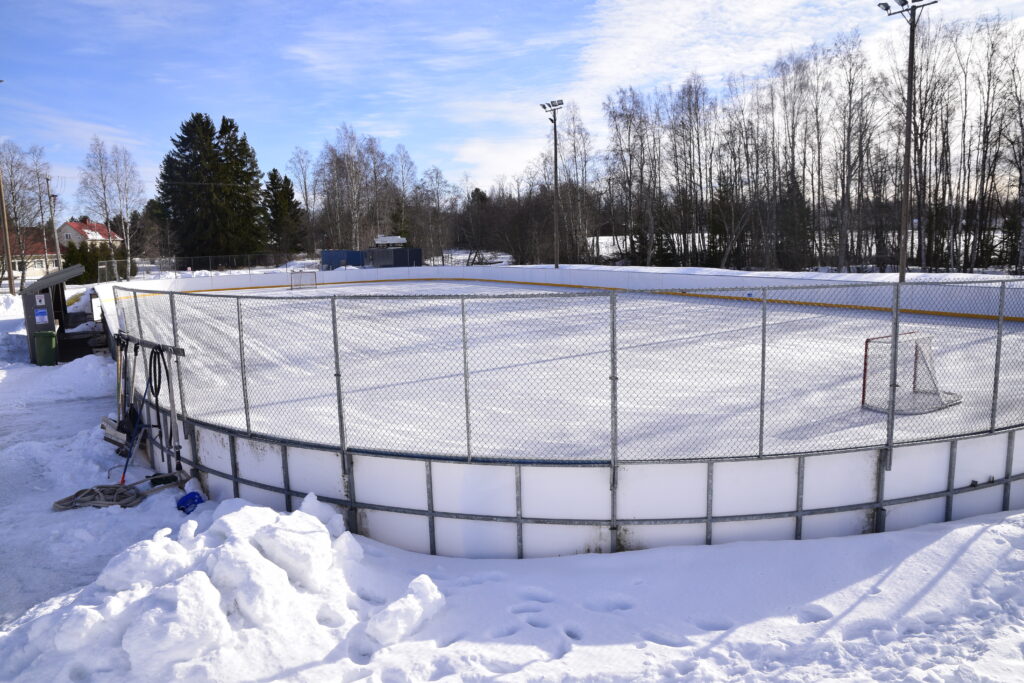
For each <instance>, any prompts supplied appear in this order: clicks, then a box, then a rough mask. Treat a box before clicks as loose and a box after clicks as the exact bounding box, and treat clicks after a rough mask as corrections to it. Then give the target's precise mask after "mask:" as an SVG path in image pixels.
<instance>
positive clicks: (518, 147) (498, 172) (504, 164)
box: [449, 136, 545, 188]
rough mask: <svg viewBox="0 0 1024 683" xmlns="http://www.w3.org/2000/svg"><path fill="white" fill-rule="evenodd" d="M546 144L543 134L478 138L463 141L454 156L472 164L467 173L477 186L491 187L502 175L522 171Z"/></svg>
mask: <svg viewBox="0 0 1024 683" xmlns="http://www.w3.org/2000/svg"><path fill="white" fill-rule="evenodd" d="M544 145H545V140H544V137H543V136H535V137H529V136H523V137H519V138H504V139H494V138H489V137H487V138H485V137H474V138H470V139H468V140H466V141H465V142H463V143H461V144H459V145H458V146H457V147H456V149H455V151H454V154H453V158H454V160H455V161H456V162H458V163H460V164H465V165H466V166H468V171H467V172H468V174H469V177H470V179H471V180H472V183H473V184H474V185H476V186H478V187H481V188H489V187H490V186H491V185H492V184H493V183H494V181H495V180H497V179H498V178H500V177H502V176H506V177H508V176H514V175H516V174H518V173H522V172H523V170H524V169H525V168H526V166H527V165H528V164H529V163H530V162H531V161H533V160H534V159H535V158H536V157H537V156H538V155H539V154H540V153H541V151H542V150H543V149H544ZM460 175H461V174H460ZM449 180H455V179H454V178H449Z"/></svg>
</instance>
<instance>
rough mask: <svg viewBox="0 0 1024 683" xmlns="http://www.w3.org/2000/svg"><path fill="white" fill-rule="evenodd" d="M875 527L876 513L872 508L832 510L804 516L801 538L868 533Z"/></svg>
mask: <svg viewBox="0 0 1024 683" xmlns="http://www.w3.org/2000/svg"><path fill="white" fill-rule="evenodd" d="M873 528H874V515H873V514H872V512H871V511H870V510H852V511H850V512H832V513H829V514H825V515H807V516H806V517H804V522H803V530H802V533H801V538H830V537H832V536H855V535H858V534H866V533H869V532H870V531H872V529H873Z"/></svg>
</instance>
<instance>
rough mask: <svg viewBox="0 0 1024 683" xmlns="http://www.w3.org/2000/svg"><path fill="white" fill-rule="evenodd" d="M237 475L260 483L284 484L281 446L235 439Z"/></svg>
mask: <svg viewBox="0 0 1024 683" xmlns="http://www.w3.org/2000/svg"><path fill="white" fill-rule="evenodd" d="M235 458H236V459H237V461H238V475H239V476H240V477H242V478H243V479H248V480H250V481H258V482H259V483H261V484H271V485H273V486H284V470H283V469H282V468H281V446H279V445H277V444H269V443H266V442H264V441H256V440H251V439H243V438H236V439H235Z"/></svg>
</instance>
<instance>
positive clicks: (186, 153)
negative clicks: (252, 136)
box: [157, 113, 266, 256]
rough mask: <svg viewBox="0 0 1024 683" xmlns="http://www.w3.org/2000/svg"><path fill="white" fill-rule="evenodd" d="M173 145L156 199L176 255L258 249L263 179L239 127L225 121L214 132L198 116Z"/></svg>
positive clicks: (262, 241)
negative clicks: (175, 247) (174, 246)
mask: <svg viewBox="0 0 1024 683" xmlns="http://www.w3.org/2000/svg"><path fill="white" fill-rule="evenodd" d="M171 142H172V145H173V147H172V149H171V151H170V152H168V153H167V155H166V156H165V157H164V160H163V164H162V165H161V168H160V176H159V178H158V180H157V200H158V201H159V203H160V208H161V214H162V219H163V221H164V223H165V225H166V226H167V228H168V230H169V232H170V238H171V240H172V241H173V242H174V243H175V244H176V245H177V252H178V254H179V255H184V256H218V255H224V254H248V253H253V252H256V251H259V250H260V249H262V248H263V246H264V244H265V242H266V239H265V233H264V220H263V206H262V203H261V201H260V200H261V195H260V189H261V188H260V178H261V176H262V174H261V173H260V170H259V165H258V164H257V162H256V153H255V151H253V149H252V147H251V146H250V145H249V142H248V140H247V139H246V137H245V135H243V134H241V133H240V131H239V129H238V125H237V124H236V123H235V122H234V121H233V120H232V119H229V118H227V117H223V118H222V119H221V124H220V128H219V129H218V128H216V127H214V125H213V121H212V120H211V119H210V117H209V116H208V115H207V114H199V113H196V114H193V115H192V116H191V117H190V118H189V119H188V120H187V121H185V122H184V123H182V124H181V131H180V132H179V134H178V135H176V136H175V137H173V138H172V139H171Z"/></svg>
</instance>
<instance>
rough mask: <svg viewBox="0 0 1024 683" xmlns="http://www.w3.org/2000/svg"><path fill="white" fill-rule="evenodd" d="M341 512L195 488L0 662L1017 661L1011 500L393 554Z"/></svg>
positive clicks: (717, 667) (117, 676)
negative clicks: (837, 529)
mask: <svg viewBox="0 0 1024 683" xmlns="http://www.w3.org/2000/svg"><path fill="white" fill-rule="evenodd" d="M323 517H327V524H325V523H324V522H323V521H322V519H321V518H323ZM340 520H341V518H340V516H339V515H336V514H335V513H334V512H333V511H330V508H327V507H326V506H323V505H322V504H320V503H317V502H316V501H315V500H314V499H307V501H306V502H305V503H304V504H303V506H302V509H301V510H299V511H297V512H294V513H291V514H278V513H275V512H273V511H271V510H269V509H267V508H262V507H256V506H252V505H249V504H248V503H246V502H245V501H241V500H237V499H235V500H230V501H226V502H224V503H221V504H220V505H217V506H214V504H212V503H207V504H205V505H203V506H201V507H200V508H199V510H198V511H197V512H196V513H194V516H193V518H192V519H189V520H188V521H186V522H185V523H184V524H182V525H181V526H180V528H179V529H178V531H177V532H176V533H172V532H171V530H170V529H163V530H161V531H159V532H158V533H156V534H155V535H154V536H153V537H152V538H151V539H149V540H146V541H143V542H140V543H137V544H135V545H133V546H131V547H130V548H128V549H127V550H126V551H125V552H123V553H121V554H120V555H118V556H116V557H114V558H113V559H112V560H111V561H110V563H109V564H108V565H107V567H106V568H105V569H104V570H103V571H102V573H100V575H99V576H98V578H97V579H96V580H95V581H94V582H93V583H91V584H90V585H88V586H86V587H84V588H83V589H81V590H80V591H76V592H72V593H70V594H67V595H65V596H61V597H58V598H54V599H52V600H50V601H48V602H46V603H44V604H42V605H40V606H38V607H37V608H35V609H33V610H32V611H30V612H29V613H28V614H26V615H25V616H24V617H22V618H21V619H20V620H18V621H17V622H16V623H14V624H13V627H12V628H11V630H10V631H9V632H6V633H0V679H4V680H8V679H14V680H25V681H30V680H31V681H34V680H66V679H89V678H93V677H95V678H102V679H103V680H169V679H172V678H175V679H177V678H190V679H198V680H269V679H301V680H353V679H356V678H370V679H372V680H427V679H431V680H436V679H439V678H445V677H451V678H452V679H467V678H468V679H491V678H495V677H498V676H501V675H510V676H513V677H514V678H515V679H517V680H518V679H523V680H552V679H564V678H596V679H600V680H623V681H625V680H636V679H646V680H650V679H674V678H680V677H683V678H687V679H692V680H701V681H704V680H712V681H717V680H736V679H741V678H743V679H756V680H763V679H785V680H805V679H829V680H836V679H840V680H917V681H940V680H950V679H957V680H1020V679H1021V676H1024V660H1022V659H1021V657H1020V649H1019V647H1020V635H1019V632H1020V623H1021V618H1022V615H1024V588H1022V586H1024V515H1019V514H1018V515H991V516H988V517H980V518H976V519H973V520H964V521H961V522H957V523H951V524H944V525H931V526H926V527H920V528H917V529H914V530H908V531H902V532H892V533H887V534H878V535H870V536H862V537H858V538H848V539H825V540H818V541H794V542H770V543H764V542H760V543H736V544H731V545H724V546H718V547H678V548H663V549H659V550H649V551H641V552H631V553H620V554H616V555H585V556H573V557H566V558H552V559H545V560H523V561H499V560H476V561H473V560H464V559H455V558H440V557H430V556H425V555H417V554H412V553H405V552H402V551H399V550H396V549H394V548H388V547H387V546H383V545H381V544H377V543H374V542H373V541H369V540H366V539H358V540H357V539H356V538H355V537H353V536H352V535H351V534H349V533H348V532H346V531H344V530H343V527H342V526H340ZM330 526H333V527H334V528H335V529H336V530H338V533H333V532H331V531H330V530H329V528H328V527H330ZM364 553H365V554H364Z"/></svg>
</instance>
